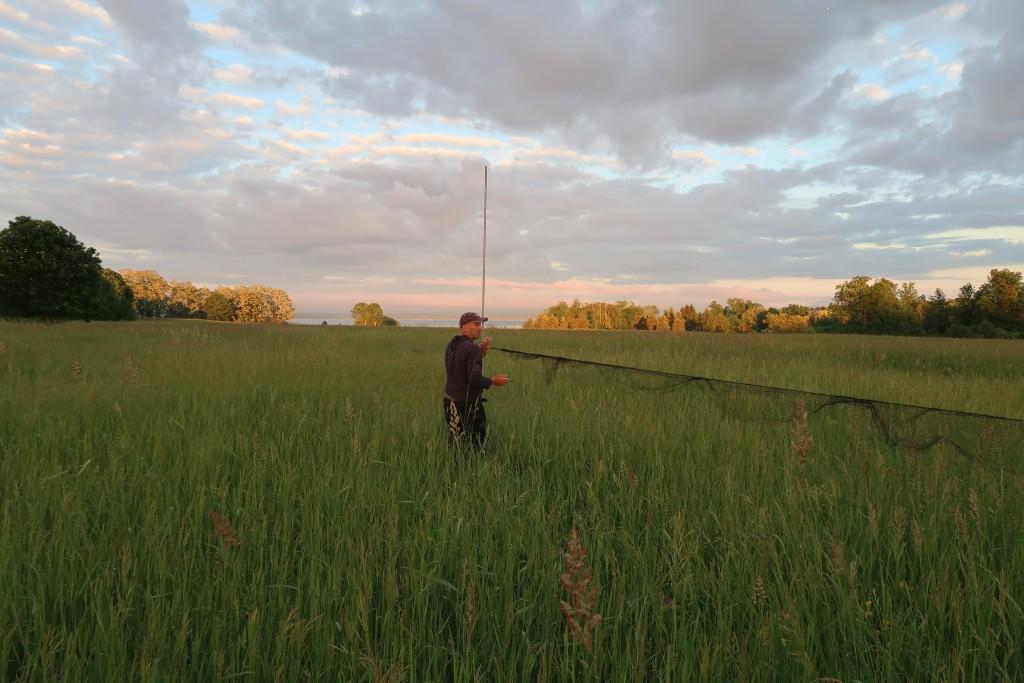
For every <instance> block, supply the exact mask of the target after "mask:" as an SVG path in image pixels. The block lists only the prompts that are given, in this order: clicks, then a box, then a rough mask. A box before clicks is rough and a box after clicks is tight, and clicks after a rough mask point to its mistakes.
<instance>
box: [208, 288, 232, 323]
mask: <svg viewBox="0 0 1024 683" xmlns="http://www.w3.org/2000/svg"><path fill="white" fill-rule="evenodd" d="M201 310H202V312H203V313H204V314H205V316H206V319H207V320H222V321H227V320H231V319H233V318H234V317H235V305H234V303H232V301H231V299H230V298H229V297H227V296H226V295H225V294H224V293H223V292H222V291H220V290H217V291H215V292H211V293H210V296H208V297H206V301H204V302H203V307H202V309H201Z"/></svg>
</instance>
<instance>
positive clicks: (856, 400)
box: [492, 347, 1024, 424]
mask: <svg viewBox="0 0 1024 683" xmlns="http://www.w3.org/2000/svg"><path fill="white" fill-rule="evenodd" d="M492 348H493V350H495V351H502V352H503V353H510V354H513V355H516V356H523V357H526V358H531V359H545V360H550V361H556V362H559V363H572V364H575V365H592V366H594V367H599V368H607V369H611V370H622V371H627V372H637V373H641V374H645V375H651V376H654V377H665V378H668V379H676V380H681V381H680V382H679V386H681V385H683V384H686V383H689V382H708V383H720V384H731V385H734V386H737V387H744V388H748V389H762V390H765V391H771V392H786V393H792V394H806V395H810V396H817V397H820V398H826V399H833V402H831V403H828V404H823V405H822V406H819V407H818V408H816V409H815V410H816V411H817V410H820V409H821V408H823V407H825V406H826V405H837V404H840V403H851V404H859V405H871V404H876V405H887V406H893V407H897V408H915V409H917V410H922V411H928V412H930V413H943V414H946V415H961V416H964V417H976V418H983V419H986V420H1002V421H1006V422H1012V423H1018V424H1024V419H1021V418H1016V417H1006V416H1003V415H990V414H987V413H975V412H969V411H964V410H954V409H951V408H935V407H932V406H922V405H917V404H913V403H899V402H897V401H885V400H881V399H874V398H861V397H857V396H845V395H843V394H827V393H824V392H820V391H808V390H805V389H792V388H789V387H775V386H771V385H767V384H753V383H750V382H739V381H737V380H731V379H717V378H714V377H701V376H700V375H685V374H681V373H676V372H666V371H664V370H649V369H647V368H638V367H634V366H630V365H616V364H615V363H603V362H600V361H592V360H583V359H579V358H568V357H566V356H553V355H550V354H546V353H534V352H532V351H518V350H515V349H505V348H501V347H492ZM668 388H672V387H668ZM923 414H924V413H922V415H923ZM918 417H920V416H918Z"/></svg>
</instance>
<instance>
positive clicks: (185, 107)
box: [0, 0, 1024, 319]
mask: <svg viewBox="0 0 1024 683" xmlns="http://www.w3.org/2000/svg"><path fill="white" fill-rule="evenodd" d="M1022 32H1024V2H1019V0H1002V1H991V2H989V1H965V2H952V3H950V2H946V3H941V2H925V1H921V0H859V1H851V2H831V3H830V2H828V0H788V1H786V0H783V1H781V2H764V1H763V0H737V1H735V2H729V3H721V2H717V1H716V0H688V1H687V2H681V1H679V0H669V1H666V2H657V1H655V0H625V1H621V2H612V1H608V0H579V1H572V0H568V1H566V2H546V1H545V2H534V1H533V0H522V1H519V2H511V3H510V2H480V1H479V0H437V1H435V2H417V1H414V0H402V1H401V2H389V1H386V2H370V1H362V0H360V1H358V2H345V1H344V0H306V1H305V2H301V1H299V0H245V1H244V2H242V1H241V0H239V1H235V0H202V1H199V0H196V1H186V0H145V2H139V0H0V80H2V85H3V87H2V88H0V218H2V219H3V220H5V221H6V220H10V219H12V218H14V217H15V216H19V215H29V216H32V217H34V218H45V219H49V220H52V221H54V222H55V223H57V224H59V225H62V226H63V227H65V228H67V229H68V230H70V231H71V232H73V233H74V234H75V235H76V236H77V237H78V238H79V239H80V240H81V241H82V242H84V243H86V244H87V245H90V246H93V247H96V248H97V250H98V251H99V252H100V256H101V258H102V260H103V264H104V266H106V267H110V268H115V269H122V268H137V269H147V268H152V269H156V270H158V271H159V272H160V273H161V274H163V275H164V276H165V277H167V278H168V279H172V278H173V279H177V280H189V281H192V282H194V283H197V284H205V285H208V286H217V285H238V284H256V283H258V284H265V285H270V286H273V287H278V288H281V289H284V290H285V291H287V292H288V293H289V294H290V295H291V297H292V300H293V301H294V302H295V305H296V309H297V311H298V315H299V316H303V315H316V316H331V317H347V315H348V311H349V309H350V308H351V307H352V305H353V304H355V303H356V302H358V301H376V302H378V303H380V304H381V305H382V307H383V308H384V311H385V313H387V314H389V315H393V316H404V317H410V316H416V315H424V316H430V317H443V316H453V317H457V315H458V314H459V313H460V312H462V311H464V310H479V308H480V303H481V301H480V297H481V292H480V285H481V271H482V263H481V256H482V251H483V244H482V235H483V219H484V210H483V209H484V207H483V204H484V201H483V197H484V192H483V190H484V167H485V166H486V167H487V168H488V194H487V266H486V267H487V298H486V308H485V313H487V314H488V315H489V316H491V317H494V318H502V317H504V318H509V319H510V318H517V317H523V316H526V315H532V314H535V313H536V312H538V311H540V310H541V309H543V308H545V307H547V306H549V305H552V304H554V303H555V302H557V301H559V300H567V301H571V300H572V299H573V298H579V299H580V300H582V301H616V300H620V299H626V300H631V301H634V302H636V303H639V304H655V305H658V306H660V307H663V308H664V307H669V306H671V307H676V308H677V307H679V306H682V305H684V304H686V303H694V304H696V305H697V306H698V308H702V307H703V306H704V305H706V304H707V303H708V302H709V301H711V300H712V299H716V300H718V301H719V302H724V300H725V299H726V298H728V297H731V296H740V297H744V298H749V299H754V300H756V301H759V302H761V303H763V304H766V305H785V304H787V303H804V304H825V303H827V302H828V301H829V300H830V299H831V297H832V294H833V293H834V290H835V285H836V284H837V283H839V282H841V281H843V280H847V279H849V278H851V277H853V276H855V275H868V276H871V277H888V278H890V279H893V280H896V281H898V282H905V281H913V282H915V283H917V287H918V290H919V291H921V292H923V293H927V294H930V293H931V292H932V291H934V289H935V288H943V289H944V290H945V291H946V293H947V295H955V292H956V291H957V290H958V289H959V287H960V286H961V285H963V284H964V283H966V282H973V283H975V284H978V283H980V282H983V281H984V280H985V278H986V277H987V275H988V272H989V270H990V269H992V268H1011V269H1014V270H1024V201H1022V198H1024V87H1021V78H1022V76H1021V74H1024V34H1022Z"/></svg>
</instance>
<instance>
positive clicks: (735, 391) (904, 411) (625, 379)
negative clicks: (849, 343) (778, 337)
mask: <svg viewBox="0 0 1024 683" xmlns="http://www.w3.org/2000/svg"><path fill="white" fill-rule="evenodd" d="M495 350H496V351H502V352H504V353H509V354H513V355H515V356H517V357H519V358H523V359H526V360H538V361H541V362H543V363H544V364H545V368H544V369H545V377H546V379H547V380H548V381H549V382H550V381H553V380H554V379H555V378H556V376H557V374H558V372H559V370H560V368H563V367H569V366H576V367H580V368H588V369H590V370H592V371H596V372H600V373H602V375H603V378H604V379H606V380H607V381H609V382H611V383H614V384H615V385H617V386H620V387H622V388H625V389H629V390H638V391H647V392H673V391H679V390H683V389H686V390H688V391H689V392H691V393H692V394H699V395H700V396H701V397H702V398H704V399H706V400H709V401H711V402H713V403H714V404H715V405H717V406H718V407H719V408H720V409H721V410H723V411H724V412H726V413H728V414H730V415H732V416H734V417H736V418H738V419H741V420H750V421H764V422H774V423H783V422H790V421H792V420H793V419H794V416H796V415H799V414H801V413H803V412H806V415H807V417H808V418H809V419H824V420H837V421H840V422H845V423H847V424H848V425H849V426H850V427H851V428H852V429H854V430H857V431H862V430H864V429H866V428H868V427H870V428H871V429H872V430H873V431H874V432H875V433H877V434H878V435H879V437H880V438H881V439H882V440H883V441H884V442H885V443H886V444H888V445H889V446H890V447H893V448H901V449H906V450H910V451H925V450H928V449H931V448H934V447H937V446H944V447H948V448H950V449H952V450H954V451H955V452H956V453H958V454H959V455H962V456H964V457H966V458H969V459H971V460H973V461H976V462H978V463H980V464H983V465H986V466H990V467H995V468H998V469H1002V470H1006V471H1009V472H1013V473H1017V474H1024V471H1022V467H1021V459H1022V458H1021V456H1022V455H1024V420H1019V419H1014V418H1008V417H1000V416H995V415H984V414H980V413H970V412H961V411H955V410H944V409H939V408H929V407H926V406H915V405H908V404H902V403H893V402H889V401H878V400H872V399H865V398H855V397H852V396H838V395H831V394H821V393H815V392H810V391H799V390H796V389H783V388H779V387H770V386H761V385H756V384H745V383H743V382H734V381H729V380H720V379H711V378H708V377H697V376H693V375H682V374H677V373H671V372H662V371H658V370H647V369H644V368H635V367H629V366H624V365H613V364H611V363H599V362H595V361H587V360H580V359H575V358H566V357H563V356H551V355H547V354H541V353H527V352H524V351H516V350H513V349H503V348H495Z"/></svg>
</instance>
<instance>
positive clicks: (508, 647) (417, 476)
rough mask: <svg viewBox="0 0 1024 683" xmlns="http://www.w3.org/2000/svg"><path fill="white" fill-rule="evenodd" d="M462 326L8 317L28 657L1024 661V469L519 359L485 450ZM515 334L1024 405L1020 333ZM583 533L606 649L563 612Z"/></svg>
mask: <svg viewBox="0 0 1024 683" xmlns="http://www.w3.org/2000/svg"><path fill="white" fill-rule="evenodd" d="M451 334H452V332H451V331H446V330H425V329H379V330H371V329H355V328H349V327H328V328H321V327H296V326H278V327H262V326H240V325H230V324H216V323H205V322H198V321H197V322H139V323H110V324H101V323H91V324H85V323H74V324H65V325H56V326H42V325H25V324H20V325H19V324H11V323H0V586H2V587H3V588H2V589H0V678H4V679H6V680H58V679H59V680H61V681H74V680H111V681H115V680H116V681H122V680H142V681H168V680H194V681H218V680H258V681H264V680H281V681H296V680H332V681H333V680H364V681H385V680H387V681H399V680H408V681H448V680H455V681H475V680H479V681H494V680H515V681H518V680H540V681H544V680H580V681H583V680H600V681H634V680H698V679H719V680H765V681H771V680H808V681H810V680H821V679H837V680H840V681H854V680H860V681H882V680H886V681H888V680H915V681H917V680H977V681H999V680H1007V681H1009V680H1014V679H1020V678H1022V677H1024V651H1022V647H1024V645H1022V643H1024V609H1022V604H1024V543H1022V541H1021V539H1022V538H1024V493H1022V486H1021V484H1022V478H1021V476H1020V475H1018V474H1014V473H1008V472H1004V471H1000V470H998V469H994V468H988V467H982V466H980V465H978V464H977V463H976V462H974V461H972V460H970V459H967V458H964V457H961V456H960V455H958V454H957V453H955V452H953V451H952V450H951V449H948V448H940V449H937V450H933V451H928V452H925V453H912V452H906V451H904V450H901V449H894V448H891V447H889V446H886V445H885V444H884V443H882V442H881V440H880V439H879V438H878V435H877V434H875V433H874V432H873V430H872V429H871V425H870V424H869V423H868V422H863V423H860V424H858V423H857V422H856V421H837V420H834V419H831V420H830V419H823V420H811V422H810V424H809V430H810V435H811V436H812V437H813V445H811V446H810V448H809V450H808V451H807V452H806V454H805V456H804V457H803V458H801V457H800V454H799V453H797V452H795V451H794V447H793V446H792V444H791V440H792V434H793V431H794V430H797V431H799V428H798V427H797V426H796V425H795V424H792V425H790V424H784V425H771V424H765V423H763V422H758V421H756V420H755V421H751V420H744V419H738V418H737V417H736V416H735V415H733V414H731V413H729V411H727V410H723V409H722V406H721V405H718V404H716V402H713V401H707V400H704V397H703V395H702V394H701V393H700V392H692V391H687V390H680V391H675V392H647V391H636V390H633V389H631V388H630V387H629V386H624V385H622V384H621V383H618V382H616V381H614V380H615V378H614V377H611V376H610V375H609V373H602V372H596V371H589V370H586V369H575V368H565V369H561V370H559V371H558V372H557V373H556V374H555V376H554V378H553V379H552V380H551V381H548V377H547V375H546V373H545V369H544V366H543V365H541V364H540V363H538V362H535V361H534V362H531V361H525V360H518V359H515V358H513V357H510V356H508V355H505V354H501V353H497V352H494V353H492V355H490V356H488V359H487V367H488V369H489V370H490V371H491V372H492V373H495V372H507V373H508V374H510V375H511V376H512V377H513V384H512V385H510V386H509V387H506V388H504V389H494V390H491V391H490V392H489V398H490V401H489V402H488V410H489V418H490V424H491V429H492V434H491V439H490V441H489V443H488V448H487V452H486V454H484V455H478V456H475V457H461V458H457V457H454V456H453V454H451V453H450V452H449V451H448V450H447V448H446V446H445V443H444V439H443V434H442V425H441V391H442V387H443V383H444V376H443V375H444V373H443V365H442V350H443V347H444V344H445V343H446V341H447V339H448V338H449V337H450V335H451ZM493 336H494V337H495V340H494V343H495V345H496V346H505V347H509V348H517V349H523V350H529V351H537V352H544V353H552V354H563V355H569V356H574V357H581V358H591V359H595V360H601V361H605V362H610V363H621V364H628V365H636V366H641V367H647V368H654V369H660V370H668V371H673V372H681V373H688V374H697V375H707V376H713V377H720V378H726V379H736V380H743V381H749V382H757V383H768V384H773V385H780V386H786V387H792V388H799V389H805V390H812V391H823V392H837V393H843V394H852V395H858V396H871V397H875V398H880V399H886V400H891V401H905V402H910V403H923V404H929V405H937V406H940V407H944V408H951V409H961V410H970V411H978V412H986V413H993V414H998V415H1003V416H1007V417H1017V418H1021V417H1024V382H1022V380H1021V377H1022V376H1024V343H1020V342H999V341H987V340H945V339H908V338H868V337H852V336H851V337H839V336H825V335H817V336H815V335H805V336H790V337H784V336H771V335H742V336H741V335H719V336H711V335H702V334H686V335H663V334H654V333H612V332H609V333H575V334H573V333H561V332H545V331H532V330H531V331H496V332H495V333H494V334H493ZM1022 450H1024V448H1022ZM801 461H803V462H801ZM573 529H575V530H576V532H577V533H578V538H579V542H580V543H581V544H582V546H584V547H585V548H586V550H587V555H586V557H585V558H584V560H583V562H584V563H585V565H586V566H588V567H591V568H592V570H593V575H594V582H595V584H596V585H597V586H598V587H599V594H598V595H597V596H596V602H595V605H594V610H593V611H594V612H596V613H599V614H600V615H601V623H600V624H598V625H596V626H595V627H594V628H593V631H592V634H593V643H592V648H591V649H588V648H587V647H585V646H584V645H583V644H582V643H581V642H579V640H578V639H575V638H573V637H572V636H571V635H570V634H569V632H568V631H567V624H566V620H565V619H564V618H563V615H562V612H561V611H560V607H559V601H560V600H565V599H568V598H567V596H566V593H565V591H564V590H563V588H562V586H561V585H560V580H559V577H560V575H561V574H562V573H563V571H564V560H565V557H564V553H565V550H566V542H567V541H568V539H569V536H570V533H571V531H572V530H573Z"/></svg>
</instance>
